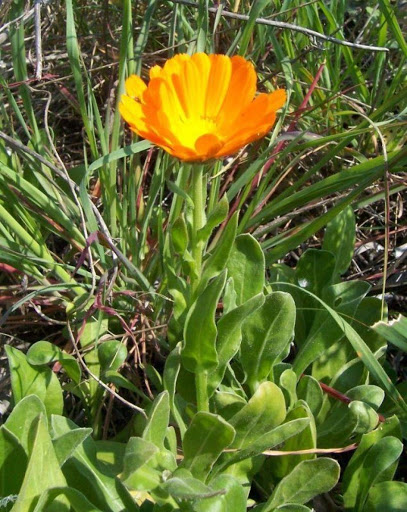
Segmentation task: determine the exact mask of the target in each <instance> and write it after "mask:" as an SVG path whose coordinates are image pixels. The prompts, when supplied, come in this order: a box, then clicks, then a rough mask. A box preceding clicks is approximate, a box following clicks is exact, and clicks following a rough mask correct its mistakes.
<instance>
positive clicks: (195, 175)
mask: <svg viewBox="0 0 407 512" xmlns="http://www.w3.org/2000/svg"><path fill="white" fill-rule="evenodd" d="M191 180H192V181H191V196H192V201H193V203H194V211H193V227H192V240H191V241H192V247H191V251H192V257H193V258H194V260H195V265H196V275H192V276H191V284H192V293H194V292H195V291H196V288H197V286H198V284H199V281H200V278H201V270H202V252H203V243H202V241H199V240H198V231H199V230H200V229H201V228H202V227H203V226H204V223H205V210H204V208H205V197H204V193H203V186H202V185H203V167H202V166H199V167H195V168H192V177H191Z"/></svg>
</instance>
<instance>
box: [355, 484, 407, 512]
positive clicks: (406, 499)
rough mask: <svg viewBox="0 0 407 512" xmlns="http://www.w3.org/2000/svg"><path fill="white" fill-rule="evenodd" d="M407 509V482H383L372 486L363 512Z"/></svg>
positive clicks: (401, 511) (389, 511)
mask: <svg viewBox="0 0 407 512" xmlns="http://www.w3.org/2000/svg"><path fill="white" fill-rule="evenodd" d="M404 510H407V484H406V483H405V482H381V483H380V484H376V485H373V487H371V488H370V491H369V495H368V497H367V500H366V504H365V506H364V508H363V512H403V511H404Z"/></svg>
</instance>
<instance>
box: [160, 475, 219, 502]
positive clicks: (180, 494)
mask: <svg viewBox="0 0 407 512" xmlns="http://www.w3.org/2000/svg"><path fill="white" fill-rule="evenodd" d="M181 474H182V473H180V475H181ZM162 488H163V489H164V490H165V491H167V492H168V493H169V494H170V495H171V496H174V497H176V498H178V499H181V500H197V499H200V498H201V499H202V498H203V499H205V498H212V497H213V496H217V495H219V494H224V493H225V491H224V490H223V489H221V490H212V489H211V488H210V487H208V486H207V485H205V484H204V483H202V482H201V481H200V480H198V479H196V478H193V477H192V476H190V477H188V476H184V474H182V476H178V474H177V476H173V477H172V478H169V479H168V480H167V481H166V482H165V483H164V484H163V485H162Z"/></svg>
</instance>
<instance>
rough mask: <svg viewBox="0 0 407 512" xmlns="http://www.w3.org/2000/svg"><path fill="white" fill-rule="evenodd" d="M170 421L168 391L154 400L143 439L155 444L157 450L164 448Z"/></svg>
mask: <svg viewBox="0 0 407 512" xmlns="http://www.w3.org/2000/svg"><path fill="white" fill-rule="evenodd" d="M169 419H170V404H169V394H168V391H163V392H162V393H160V394H159V395H158V396H157V397H156V399H155V400H154V402H153V404H152V406H151V409H150V411H149V413H148V421H147V425H146V426H145V428H144V431H143V436H142V437H143V439H145V440H146V441H149V442H150V443H153V444H154V445H155V446H157V448H160V449H161V448H164V439H165V436H166V435H167V428H168V422H169Z"/></svg>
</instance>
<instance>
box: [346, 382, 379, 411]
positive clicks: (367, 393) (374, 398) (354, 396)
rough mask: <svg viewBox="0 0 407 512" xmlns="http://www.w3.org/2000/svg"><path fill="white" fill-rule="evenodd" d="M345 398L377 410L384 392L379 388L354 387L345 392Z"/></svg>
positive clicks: (370, 386) (368, 386)
mask: <svg viewBox="0 0 407 512" xmlns="http://www.w3.org/2000/svg"><path fill="white" fill-rule="evenodd" d="M346 396H347V397H348V398H350V399H351V400H359V401H361V402H364V403H366V404H368V405H370V406H371V407H373V409H374V410H377V409H378V408H379V407H380V406H381V405H382V402H383V400H384V391H383V390H382V388H379V386H373V385H371V384H370V385H362V386H356V387H354V388H352V389H350V390H349V391H347V392H346Z"/></svg>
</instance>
